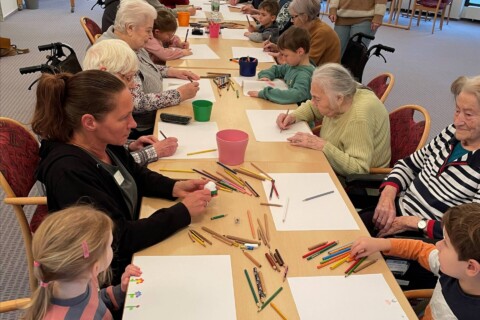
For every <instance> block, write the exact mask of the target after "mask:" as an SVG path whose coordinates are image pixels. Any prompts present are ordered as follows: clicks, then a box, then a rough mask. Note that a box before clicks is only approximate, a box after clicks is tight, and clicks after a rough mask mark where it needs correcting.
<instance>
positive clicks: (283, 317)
mask: <svg viewBox="0 0 480 320" xmlns="http://www.w3.org/2000/svg"><path fill="white" fill-rule="evenodd" d="M270 307H272V308H273V310H275V312H276V313H277V314H278V315H279V316H280V318H282V319H283V320H287V318H286V317H285V316H284V315H283V313H282V311H280V309H278V307H277V306H276V305H274V304H273V302H270Z"/></svg>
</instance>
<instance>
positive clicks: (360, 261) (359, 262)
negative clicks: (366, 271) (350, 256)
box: [345, 257, 367, 278]
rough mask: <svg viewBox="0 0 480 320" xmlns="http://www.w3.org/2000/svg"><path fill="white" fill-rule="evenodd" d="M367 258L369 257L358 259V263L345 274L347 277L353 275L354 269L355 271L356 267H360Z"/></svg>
mask: <svg viewBox="0 0 480 320" xmlns="http://www.w3.org/2000/svg"><path fill="white" fill-rule="evenodd" d="M365 259H367V257H363V258H362V259H360V260H359V261H358V263H357V264H356V265H354V266H353V268H352V269H350V270H349V271H348V272H347V273H346V274H345V278H346V277H348V276H349V275H351V274H352V273H353V271H355V269H357V268H358V266H359V265H361V264H362V262H363V261H365Z"/></svg>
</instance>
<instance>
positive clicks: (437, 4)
mask: <svg viewBox="0 0 480 320" xmlns="http://www.w3.org/2000/svg"><path fill="white" fill-rule="evenodd" d="M452 1H453V0H416V1H414V2H413V8H412V14H411V15H410V23H409V24H408V29H410V27H411V26H412V19H413V16H414V14H415V12H416V11H419V12H418V19H417V26H419V25H420V18H421V16H422V12H423V11H425V14H428V13H433V26H432V34H433V32H434V31H435V23H436V22H437V16H438V14H439V13H440V12H441V14H442V15H441V17H440V30H442V27H443V20H445V11H446V10H447V6H449V9H448V15H447V24H448V23H449V22H450V11H452Z"/></svg>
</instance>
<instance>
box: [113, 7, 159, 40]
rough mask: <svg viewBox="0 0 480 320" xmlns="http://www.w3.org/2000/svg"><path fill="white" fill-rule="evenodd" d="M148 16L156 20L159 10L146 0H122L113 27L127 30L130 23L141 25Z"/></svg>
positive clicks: (120, 30)
mask: <svg viewBox="0 0 480 320" xmlns="http://www.w3.org/2000/svg"><path fill="white" fill-rule="evenodd" d="M148 18H151V19H152V20H155V19H156V18H157V11H156V10H155V8H154V7H153V6H151V5H150V4H149V3H148V2H146V1H145V0H122V1H120V5H119V7H118V11H117V16H116V17H115V22H114V24H113V28H114V29H115V30H116V31H119V32H122V33H124V32H126V30H127V26H128V25H133V26H140V25H142V24H143V23H144V22H145V21H146V20H148Z"/></svg>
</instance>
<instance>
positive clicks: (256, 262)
mask: <svg viewBox="0 0 480 320" xmlns="http://www.w3.org/2000/svg"><path fill="white" fill-rule="evenodd" d="M242 251H243V254H244V255H245V257H247V258H248V260H250V261H252V262H253V264H254V265H256V266H257V268H261V267H262V265H261V264H260V263H259V262H258V261H257V260H256V259H255V258H254V257H252V255H251V254H250V253H248V252H247V251H245V250H242Z"/></svg>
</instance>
